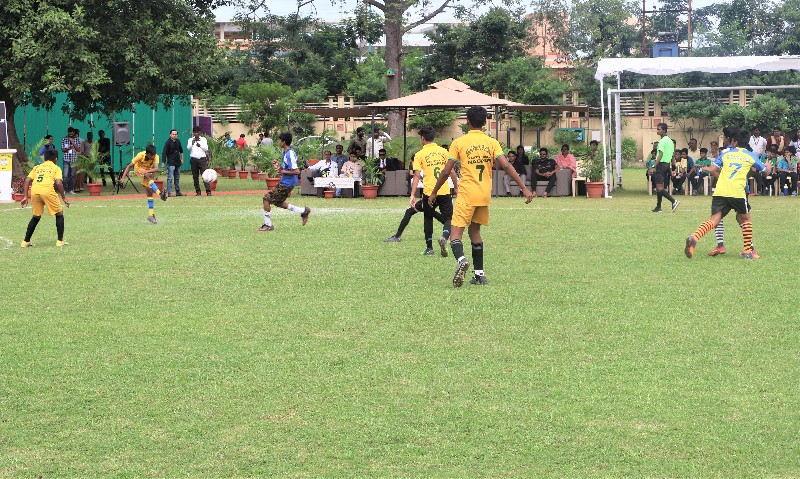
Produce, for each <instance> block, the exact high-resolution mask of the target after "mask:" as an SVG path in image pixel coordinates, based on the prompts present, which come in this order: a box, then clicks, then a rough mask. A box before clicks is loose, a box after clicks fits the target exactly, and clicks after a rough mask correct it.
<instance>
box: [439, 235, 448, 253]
mask: <svg viewBox="0 0 800 479" xmlns="http://www.w3.org/2000/svg"><path fill="white" fill-rule="evenodd" d="M438 241H439V249H440V250H441V253H442V258H447V240H446V239H445V237H444V236H440V237H439V240H438Z"/></svg>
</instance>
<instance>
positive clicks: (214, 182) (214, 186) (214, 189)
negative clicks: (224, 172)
mask: <svg viewBox="0 0 800 479" xmlns="http://www.w3.org/2000/svg"><path fill="white" fill-rule="evenodd" d="M209 186H210V187H211V191H217V181H216V180H214V181H212V182H211V183H209Z"/></svg>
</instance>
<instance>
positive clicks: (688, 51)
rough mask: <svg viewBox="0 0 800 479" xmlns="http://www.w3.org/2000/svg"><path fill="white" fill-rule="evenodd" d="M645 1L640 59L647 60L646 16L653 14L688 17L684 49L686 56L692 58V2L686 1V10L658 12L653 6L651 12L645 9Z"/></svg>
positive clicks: (643, 5) (663, 10)
mask: <svg viewBox="0 0 800 479" xmlns="http://www.w3.org/2000/svg"><path fill="white" fill-rule="evenodd" d="M645 2H646V0H642V58H647V54H646V52H645V38H646V33H647V32H646V31H647V15H648V14H655V13H678V14H680V13H686V14H688V16H689V22H688V24H687V32H686V33H687V40H688V43H687V48H686V55H687V56H692V0H687V2H688V5H687V7H688V8H686V9H683V8H665V9H662V10H659V9H658V7H656V6H654V7H653V9H652V10H648V9H647V5H646V4H645Z"/></svg>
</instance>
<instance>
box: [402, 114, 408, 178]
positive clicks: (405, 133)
mask: <svg viewBox="0 0 800 479" xmlns="http://www.w3.org/2000/svg"><path fill="white" fill-rule="evenodd" d="M403 111H404V112H405V114H404V115H403V166H406V138H407V137H408V108H406V109H404V110H403ZM406 169H408V167H406Z"/></svg>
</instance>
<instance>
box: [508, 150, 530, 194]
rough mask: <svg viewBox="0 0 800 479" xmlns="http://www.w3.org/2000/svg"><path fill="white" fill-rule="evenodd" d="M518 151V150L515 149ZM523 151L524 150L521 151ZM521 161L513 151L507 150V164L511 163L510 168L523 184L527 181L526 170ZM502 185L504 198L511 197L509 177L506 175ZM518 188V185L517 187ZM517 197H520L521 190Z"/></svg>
mask: <svg viewBox="0 0 800 479" xmlns="http://www.w3.org/2000/svg"><path fill="white" fill-rule="evenodd" d="M517 151H519V148H517ZM523 151H524V149H523ZM523 161H524V160H523V159H522V158H520V157H519V155H518V154H517V153H515V152H514V150H508V162H509V163H511V166H513V167H514V171H516V172H517V174H518V175H519V177H520V179H521V180H522V182H523V183H525V181H527V174H528V172H527V170H525V164H524V163H523ZM503 185H505V187H506V196H511V177H510V176H508V175H505V176H503ZM517 186H519V185H517ZM519 196H522V189H521V188H520V190H519Z"/></svg>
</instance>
